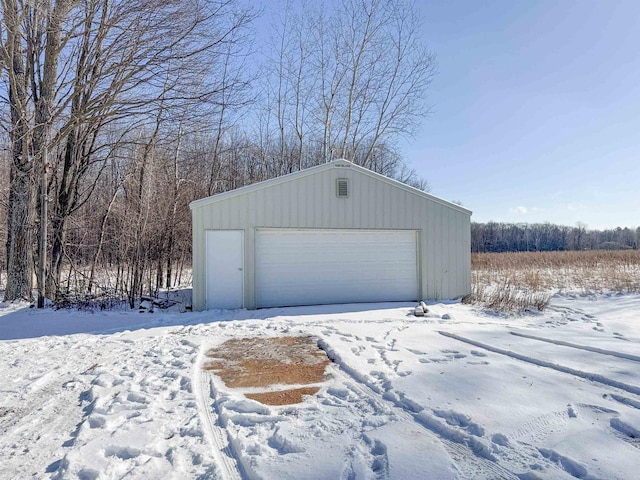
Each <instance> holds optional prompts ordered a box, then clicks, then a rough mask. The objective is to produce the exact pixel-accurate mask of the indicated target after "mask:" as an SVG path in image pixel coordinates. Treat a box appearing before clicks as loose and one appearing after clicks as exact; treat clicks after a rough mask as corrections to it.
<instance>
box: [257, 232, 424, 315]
mask: <svg viewBox="0 0 640 480" xmlns="http://www.w3.org/2000/svg"><path fill="white" fill-rule="evenodd" d="M416 258H417V254H416V232H415V231H363V230H288V229H281V230H259V231H258V232H257V235H256V297H257V298H256V300H257V304H258V306H263V307H264V306H280V305H310V304H322V303H350V302H379V301H393V300H397V301H403V300H415V299H417V295H418V280H417V267H416V265H417V260H416Z"/></svg>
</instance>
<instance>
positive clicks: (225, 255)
mask: <svg viewBox="0 0 640 480" xmlns="http://www.w3.org/2000/svg"><path fill="white" fill-rule="evenodd" d="M243 233H244V232H243V231H242V230H207V308H242V307H243V306H244V302H243V297H244V295H243V290H244V288H243V287H244V271H243V270H244V265H243V257H244V245H243V244H244V238H243Z"/></svg>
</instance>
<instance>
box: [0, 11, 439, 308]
mask: <svg viewBox="0 0 640 480" xmlns="http://www.w3.org/2000/svg"><path fill="white" fill-rule="evenodd" d="M1 7H2V22H1V23H0V41H1V45H0V67H1V68H2V77H1V79H2V84H1V86H0V99H1V100H0V102H1V106H2V108H1V109H0V111H1V112H2V117H1V121H2V125H3V127H4V131H5V132H6V135H5V138H4V140H5V141H4V142H3V143H4V145H5V149H4V151H3V154H2V156H1V157H0V174H1V176H0V178H1V181H0V240H2V246H1V247H0V250H3V251H0V262H1V263H0V271H3V272H6V273H5V275H4V280H3V279H2V276H0V288H4V290H5V292H4V293H5V299H6V300H14V299H20V298H23V299H31V295H32V289H33V288H37V289H38V291H39V292H40V293H41V294H45V295H46V296H47V297H48V298H50V299H52V300H55V301H59V302H61V301H65V300H68V299H69V298H70V297H72V296H74V298H77V296H78V295H80V296H82V297H84V296H87V297H91V298H93V297H95V296H103V295H111V296H115V297H120V298H127V299H128V300H129V303H130V305H131V306H133V305H134V303H135V301H136V299H138V298H139V297H140V295H142V294H143V293H150V294H154V293H157V291H158V289H160V288H164V287H171V286H175V285H177V284H178V283H179V282H181V281H184V280H185V277H184V274H187V273H188V271H189V268H190V259H191V225H190V212H189V209H188V204H189V202H190V201H192V200H193V199H196V198H201V197H204V196H207V195H212V194H215V193H220V192H224V191H227V190H230V189H233V188H237V187H240V186H243V185H247V184H250V183H253V182H256V181H261V180H265V179H268V178H273V177H275V176H278V175H282V174H286V173H290V172H294V171H297V170H300V169H303V168H307V167H309V166H312V165H317V164H320V163H324V162H326V161H329V160H331V159H334V158H347V159H349V160H351V161H354V162H356V163H358V164H360V165H364V166H366V167H368V168H371V169H373V170H375V171H377V172H380V173H383V174H385V175H389V176H392V177H394V178H398V179H400V180H402V181H404V182H407V183H409V184H412V185H414V186H416V187H418V188H422V189H427V188H428V185H427V183H426V182H425V181H424V179H422V178H420V177H419V176H418V175H417V174H416V172H415V171H414V170H412V169H411V168H409V167H408V166H407V165H406V164H405V163H404V162H403V160H402V157H401V154H400V152H399V151H398V149H397V147H396V143H397V140H398V139H399V138H400V136H402V135H411V134H412V133H414V132H415V127H416V126H417V125H418V124H419V123H420V121H422V120H423V119H424V116H425V115H426V114H427V113H428V108H427V107H426V103H425V96H426V93H427V89H428V87H429V84H430V82H431V79H432V77H433V75H434V72H435V60H434V58H433V56H432V55H431V54H430V53H429V51H428V50H427V49H426V47H425V45H424V42H423V40H422V39H421V37H420V35H419V31H418V29H419V26H420V25H419V19H418V17H417V15H416V12H415V9H414V8H413V7H412V5H411V4H410V3H409V2H406V1H404V0H392V1H385V2H382V1H379V0H367V1H364V2H362V1H356V0H343V1H342V2H338V4H337V5H336V7H335V8H334V9H333V10H331V11H327V10H321V9H319V8H316V7H315V6H314V4H312V3H309V4H305V5H302V6H300V4H296V5H295V7H294V6H291V5H286V6H285V7H286V8H284V9H283V11H282V14H280V15H277V16H275V17H274V22H275V23H274V25H273V26H272V29H271V30H272V32H273V36H272V39H273V44H272V45H271V46H269V48H268V49H266V50H265V52H266V53H262V54H260V52H256V50H258V48H257V46H256V45H253V44H252V42H251V40H252V36H251V28H252V25H253V23H254V21H255V19H256V13H255V12H254V11H252V10H250V9H248V8H246V7H244V6H242V4H240V3H239V2H238V1H236V0H187V1H184V0H126V1H125V0H35V1H29V2H26V1H25V0H2V4H1ZM43 219H45V220H46V221H43ZM4 239H6V241H4ZM34 280H35V281H34Z"/></svg>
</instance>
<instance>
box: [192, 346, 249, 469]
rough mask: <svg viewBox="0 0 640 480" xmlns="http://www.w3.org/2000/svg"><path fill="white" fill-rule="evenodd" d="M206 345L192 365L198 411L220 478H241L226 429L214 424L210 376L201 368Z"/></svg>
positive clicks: (201, 348)
mask: <svg viewBox="0 0 640 480" xmlns="http://www.w3.org/2000/svg"><path fill="white" fill-rule="evenodd" d="M205 350H206V347H205V346H204V345H203V346H201V347H200V352H199V353H198V359H197V361H196V362H195V365H194V372H193V379H194V382H193V385H194V389H195V394H196V403H197V405H198V413H199V415H200V420H201V421H202V424H203V429H204V433H205V437H207V440H208V441H209V443H210V445H211V446H212V447H213V456H214V458H215V460H216V464H217V466H218V469H219V473H220V478H221V479H222V480H241V479H242V475H241V473H240V469H239V466H238V461H237V459H236V458H235V457H234V456H233V454H232V452H231V446H230V444H229V438H228V435H227V432H226V430H224V429H222V428H220V427H218V426H216V420H217V418H218V415H217V414H215V413H214V411H213V408H212V406H211V400H213V398H212V395H211V376H210V374H209V373H208V372H205V371H204V370H203V369H202V364H203V359H204V352H205Z"/></svg>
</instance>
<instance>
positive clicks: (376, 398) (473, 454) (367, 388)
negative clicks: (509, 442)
mask: <svg viewBox="0 0 640 480" xmlns="http://www.w3.org/2000/svg"><path fill="white" fill-rule="evenodd" d="M318 347H319V348H320V349H322V350H324V351H325V353H326V354H327V356H328V357H329V359H331V360H332V361H333V362H334V364H335V365H336V367H339V368H336V369H334V372H333V374H334V375H336V376H341V377H343V380H344V381H345V382H348V383H349V384H350V385H351V387H352V388H353V390H354V391H356V392H357V393H358V394H359V395H361V396H362V397H364V398H367V399H369V401H371V402H374V403H376V404H386V405H387V406H389V407H390V408H391V409H392V410H393V411H394V413H395V414H396V415H397V416H398V418H400V419H402V420H407V421H412V422H415V423H416V424H417V425H419V426H420V427H421V428H423V429H424V430H426V431H427V432H429V434H432V435H435V436H436V437H437V438H438V440H440V441H441V442H442V444H443V445H444V447H445V449H446V451H447V452H448V453H449V455H450V456H451V458H452V460H454V462H455V464H456V466H457V467H458V468H459V469H460V472H461V473H462V475H463V476H464V477H465V478H472V479H483V478H484V479H491V480H517V479H518V478H519V477H518V475H516V474H514V473H512V472H510V471H509V470H507V469H506V468H504V467H502V466H501V465H499V464H498V463H496V461H495V458H494V459H490V458H487V456H492V455H491V454H490V453H489V452H487V451H486V450H485V449H486V446H485V445H484V444H483V443H482V442H481V441H480V440H479V439H477V438H475V437H473V436H472V435H469V434H466V433H464V432H461V431H458V430H455V429H454V428H452V427H448V426H447V425H446V424H444V423H442V422H441V421H440V420H439V419H438V418H437V417H436V416H435V415H430V414H428V413H427V412H425V411H424V410H425V409H423V408H422V407H420V406H419V405H417V404H415V403H414V402H412V401H411V400H409V399H407V398H404V397H403V396H398V395H397V394H396V393H395V392H393V391H391V390H387V391H384V389H382V388H380V387H379V386H378V385H376V384H375V383H372V382H370V381H368V380H367V379H366V378H365V377H363V376H362V375H361V374H360V373H358V372H357V370H355V369H353V368H351V367H350V366H349V365H347V364H346V363H345V362H344V361H343V360H342V358H341V357H340V356H339V355H338V354H337V352H335V351H334V350H333V349H332V348H331V347H330V346H329V345H328V344H327V343H326V342H325V341H324V340H322V339H320V340H318ZM483 453H484V455H485V456H483Z"/></svg>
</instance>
